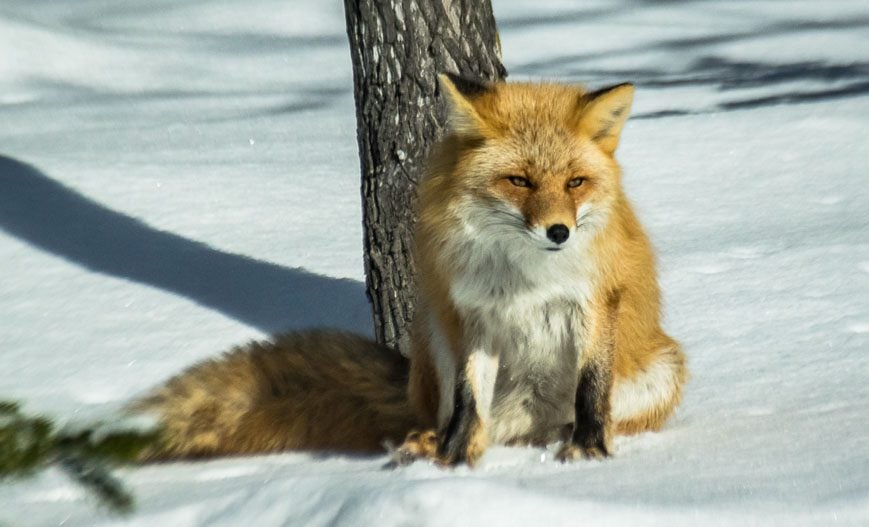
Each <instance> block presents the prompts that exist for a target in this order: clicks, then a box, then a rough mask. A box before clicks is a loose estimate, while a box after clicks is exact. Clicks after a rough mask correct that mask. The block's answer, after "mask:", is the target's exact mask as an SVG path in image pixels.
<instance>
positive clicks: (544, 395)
mask: <svg viewBox="0 0 869 527" xmlns="http://www.w3.org/2000/svg"><path fill="white" fill-rule="evenodd" d="M440 87H441V90H442V92H443V94H444V95H445V96H446V99H447V101H448V107H449V128H448V132H447V134H446V136H445V137H444V138H443V140H441V141H440V142H439V144H437V145H436V146H435V147H434V150H433V153H432V155H431V156H430V159H429V161H428V164H427V169H426V173H425V176H424V178H423V180H422V181H421V183H420V188H419V220H418V222H417V225H416V230H415V261H416V263H417V273H416V277H417V284H418V288H419V289H418V294H417V298H418V305H417V308H416V311H415V316H414V321H413V326H412V332H411V335H412V340H411V341H412V346H411V348H412V349H411V353H410V358H409V360H407V359H405V358H404V357H402V356H401V355H399V354H398V353H397V352H394V351H392V350H390V349H388V348H386V347H384V346H381V345H379V344H376V343H374V342H371V341H368V340H366V339H364V338H362V337H359V336H355V335H348V334H342V333H338V332H330V331H312V332H307V333H294V334H289V335H284V336H281V337H277V338H276V339H275V340H274V341H271V342H260V343H252V344H249V345H248V346H246V347H242V348H237V349H235V350H233V351H231V352H229V353H228V354H227V355H225V356H224V357H223V358H221V359H218V360H212V361H207V362H204V363H202V364H199V365H196V366H194V367H192V368H191V369H189V370H187V371H186V372H184V373H182V374H180V375H179V376H177V377H175V378H173V379H171V380H170V381H169V382H168V383H167V384H165V385H164V386H162V387H161V388H158V389H157V390H156V391H155V392H154V393H153V394H151V395H150V396H148V397H146V398H144V399H142V400H139V401H137V402H136V403H134V405H133V406H132V408H133V409H134V410H136V411H149V412H152V413H155V414H156V415H157V417H158V419H159V422H160V424H161V426H162V430H163V441H162V443H161V445H160V446H159V447H156V448H154V449H152V450H151V451H150V452H149V453H148V454H147V457H148V458H149V459H169V458H177V457H198V456H208V455H218V454H249V453H264V452H276V451H281V450H287V449H304V450H333V451H336V450H337V451H369V452H370V451H377V450H378V449H381V448H382V445H383V444H384V442H395V443H400V442H401V441H402V439H404V442H403V444H402V445H401V447H400V448H399V449H398V450H397V452H396V461H398V462H406V461H411V460H413V459H415V458H417V457H428V458H432V459H434V460H435V461H437V462H438V463H441V464H445V465H454V464H459V463H467V464H469V465H473V464H475V463H476V462H477V461H478V460H479V459H480V457H481V456H482V455H483V453H484V452H485V450H486V448H487V446H488V445H489V444H506V445H518V444H523V445H524V444H530V445H545V444H549V443H552V442H555V441H562V442H563V443H562V444H563V446H562V447H561V450H560V451H559V453H558V458H559V459H561V460H570V459H574V458H578V457H594V458H600V457H606V456H609V455H610V454H611V453H612V444H611V439H612V437H613V435H614V434H634V433H638V432H642V431H646V430H657V429H659V428H660V427H661V426H662V425H663V424H664V422H665V420H666V419H667V418H668V417H669V416H670V415H671V414H672V413H673V411H674V409H675V407H676V406H677V405H678V403H679V401H680V399H681V395H682V386H683V384H684V383H685V380H686V376H687V373H686V368H685V358H684V355H683V354H682V351H681V350H680V348H679V345H678V344H677V343H676V342H675V341H674V340H673V339H672V338H670V337H669V336H668V335H667V334H666V333H664V331H663V330H662V329H661V326H660V298H659V290H658V285H657V281H656V277H655V263H654V256H653V253H652V249H651V245H650V243H649V240H648V238H647V237H646V235H645V233H644V232H643V229H642V227H641V226H640V224H639V222H638V221H637V218H636V216H635V215H634V213H633V211H632V210H631V207H630V205H629V203H628V201H627V199H626V197H625V195H624V192H623V190H622V187H621V182H620V179H621V172H620V169H619V166H618V164H617V163H616V161H615V159H614V157H613V155H614V152H615V150H616V147H617V145H618V142H619V137H620V133H621V130H622V127H623V125H624V123H625V121H626V120H627V117H628V113H629V110H630V106H631V102H632V99H633V91H634V89H633V86H632V85H630V84H620V85H617V86H613V87H610V88H606V89H602V90H598V91H591V92H590V91H585V90H583V89H581V88H578V87H573V86H565V85H558V84H532V83H505V82H498V83H490V84H483V83H475V82H469V81H466V80H463V79H460V78H458V77H454V76H443V75H442V76H441V77H440Z"/></svg>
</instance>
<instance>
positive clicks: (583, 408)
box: [558, 291, 621, 461]
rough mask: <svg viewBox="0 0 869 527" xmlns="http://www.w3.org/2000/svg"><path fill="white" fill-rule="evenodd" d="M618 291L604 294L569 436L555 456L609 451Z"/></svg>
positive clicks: (596, 456) (594, 456) (568, 457)
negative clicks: (604, 303) (605, 299)
mask: <svg viewBox="0 0 869 527" xmlns="http://www.w3.org/2000/svg"><path fill="white" fill-rule="evenodd" d="M620 300H621V293H620V292H619V291H614V292H613V293H610V295H609V296H608V297H607V301H606V305H605V306H604V309H603V313H601V314H602V315H603V316H601V317H600V318H599V319H598V320H599V324H598V325H597V327H596V331H594V332H593V333H592V335H593V337H592V339H591V345H590V346H589V348H588V354H587V356H586V357H585V358H584V360H583V361H582V362H583V364H582V366H581V367H580V369H579V380H578V382H577V387H576V401H575V403H574V410H575V420H574V424H573V433H572V434H571V435H570V439H569V440H568V441H567V442H566V443H565V445H564V447H562V449H561V451H560V452H559V453H558V459H560V460H562V461H570V460H573V459H577V458H580V457H582V458H591V459H602V458H605V457H608V456H609V455H610V453H611V451H612V449H611V447H610V437H611V435H612V426H611V425H612V423H611V418H610V393H611V392H612V385H613V366H612V364H613V360H614V355H615V331H616V319H617V316H618V309H619V303H620Z"/></svg>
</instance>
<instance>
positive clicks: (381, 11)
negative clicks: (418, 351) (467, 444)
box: [344, 0, 506, 354]
mask: <svg viewBox="0 0 869 527" xmlns="http://www.w3.org/2000/svg"><path fill="white" fill-rule="evenodd" d="M344 8H345V13H346V16H347V34H348V36H349V38H350V52H351V55H352V60H353V80H354V88H355V97H356V119H357V136H358V141H359V158H360V162H361V168H362V198H363V212H364V218H363V219H364V225H365V227H364V228H365V275H366V285H367V290H368V298H369V300H370V301H371V306H372V309H373V314H374V328H375V335H376V337H377V340H378V341H380V342H382V343H385V344H387V345H389V346H392V347H395V348H397V349H399V350H400V351H401V352H402V353H405V354H406V353H407V345H408V341H407V330H408V324H409V322H410V320H411V319H412V317H413V306H414V285H413V283H414V281H413V269H414V265H413V261H412V255H411V244H412V232H413V224H414V221H415V219H416V218H415V202H416V196H415V189H416V184H417V182H418V181H419V177H420V175H421V171H422V167H423V163H424V161H425V158H426V156H427V155H428V152H429V149H430V147H431V145H432V143H433V142H434V141H435V140H436V139H437V138H438V137H439V135H440V133H441V132H442V130H443V126H444V124H445V123H444V115H445V114H444V108H443V104H442V102H441V100H440V97H439V93H438V89H437V74H438V73H442V72H451V73H457V74H459V75H461V76H464V77H467V78H472V79H485V80H499V79H501V78H503V77H504V76H505V75H506V72H505V70H504V67H503V65H502V64H501V60H500V49H499V43H498V34H497V30H496V27H495V19H494V16H493V14H492V6H491V3H490V1H489V0H345V2H344Z"/></svg>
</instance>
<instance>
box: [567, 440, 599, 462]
mask: <svg viewBox="0 0 869 527" xmlns="http://www.w3.org/2000/svg"><path fill="white" fill-rule="evenodd" d="M610 455H611V453H610V449H609V448H608V447H607V446H606V445H605V444H604V443H599V444H595V445H590V446H581V445H577V444H576V443H573V442H568V443H565V444H564V445H563V446H562V447H561V450H559V451H558V454H556V455H555V459H557V460H559V461H561V462H562V463H567V462H570V461H575V460H577V459H604V458H607V457H610Z"/></svg>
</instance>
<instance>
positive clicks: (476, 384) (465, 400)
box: [438, 348, 498, 466]
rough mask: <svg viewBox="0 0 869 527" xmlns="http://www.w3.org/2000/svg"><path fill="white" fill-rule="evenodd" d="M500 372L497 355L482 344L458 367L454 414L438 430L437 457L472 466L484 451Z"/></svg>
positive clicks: (453, 404) (449, 461)
mask: <svg viewBox="0 0 869 527" xmlns="http://www.w3.org/2000/svg"><path fill="white" fill-rule="evenodd" d="M497 373H498V357H496V356H494V355H491V354H489V353H488V352H487V351H486V350H484V349H482V348H476V349H474V350H473V351H472V352H471V353H470V354H469V355H468V356H467V359H466V360H465V361H464V364H463V365H461V367H460V368H458V371H457V372H456V382H455V390H454V393H453V401H452V414H451V415H450V417H449V420H448V421H447V422H446V426H444V427H443V428H442V430H441V433H440V434H439V435H440V440H439V442H438V459H439V461H440V462H441V463H443V464H445V465H457V464H460V463H467V464H468V465H470V466H473V465H475V464H476V463H477V461H478V460H479V459H480V457H481V456H482V455H483V453H484V452H485V450H486V447H487V446H488V442H489V438H488V433H487V430H486V422H487V421H488V418H489V410H490V408H491V405H492V395H493V393H494V390H495V378H496V376H497ZM443 403H444V401H442V404H443Z"/></svg>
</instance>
